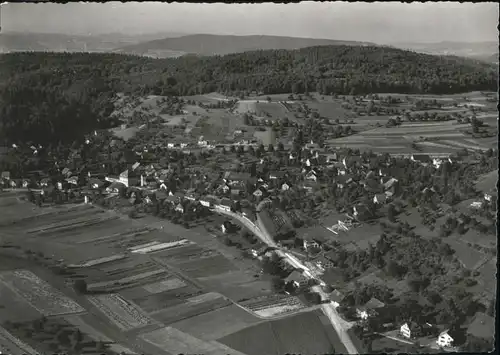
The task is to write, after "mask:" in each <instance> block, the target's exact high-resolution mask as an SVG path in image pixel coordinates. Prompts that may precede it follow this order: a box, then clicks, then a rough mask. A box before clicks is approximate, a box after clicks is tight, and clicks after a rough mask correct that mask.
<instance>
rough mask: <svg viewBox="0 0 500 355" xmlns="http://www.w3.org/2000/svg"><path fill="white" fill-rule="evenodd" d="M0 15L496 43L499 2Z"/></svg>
mask: <svg viewBox="0 0 500 355" xmlns="http://www.w3.org/2000/svg"><path fill="white" fill-rule="evenodd" d="M1 16H2V23H1V25H2V31H21V32H44V33H64V34H88V33H93V34H102V33H112V32H121V33H127V34H145V33H155V32H182V33H187V34H195V33H211V34H232V35H252V34H253V35H255V34H257V35H278V36H291V37H310V38H327V39H337V40H351V41H369V42H376V43H380V44H388V43H397V42H440V41H464V42H480V41H498V30H497V26H498V16H499V11H498V5H497V4H496V3H494V2H489V3H462V4H461V3H458V2H427V3H409V4H405V3H400V2H390V3H389V2H388V3H382V2H375V3H362V2H358V3H349V2H301V3H297V4H274V3H266V4H223V3H211V4H192V3H160V2H156V3H155V2H143V3H138V2H127V3H121V2H107V3H84V2H80V3H69V4H55V3H38V4H30V3H18V4H12V3H7V4H4V5H2V15H1Z"/></svg>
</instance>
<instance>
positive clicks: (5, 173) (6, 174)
mask: <svg viewBox="0 0 500 355" xmlns="http://www.w3.org/2000/svg"><path fill="white" fill-rule="evenodd" d="M2 179H5V180H10V171H2Z"/></svg>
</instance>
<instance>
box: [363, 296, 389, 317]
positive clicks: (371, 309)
mask: <svg viewBox="0 0 500 355" xmlns="http://www.w3.org/2000/svg"><path fill="white" fill-rule="evenodd" d="M383 307H385V304H384V303H383V302H381V301H380V300H378V299H377V298H375V297H373V298H372V299H370V300H369V301H368V302H366V303H365V304H364V305H363V306H361V307H358V308H357V309H356V314H357V315H358V317H359V318H361V319H368V318H369V317H372V316H376V315H377V313H378V312H377V309H380V308H383Z"/></svg>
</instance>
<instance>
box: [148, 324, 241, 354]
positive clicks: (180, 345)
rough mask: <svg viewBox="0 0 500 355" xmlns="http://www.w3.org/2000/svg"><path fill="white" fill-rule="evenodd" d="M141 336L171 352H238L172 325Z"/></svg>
mask: <svg viewBox="0 0 500 355" xmlns="http://www.w3.org/2000/svg"><path fill="white" fill-rule="evenodd" d="M141 338H142V339H144V340H145V341H147V342H149V343H151V344H153V345H155V346H156V347H158V348H159V349H162V350H166V351H168V352H169V353H171V354H207V355H208V354H210V355H212V354H213V355H215V354H234V355H237V354H238V353H237V352H234V351H230V350H229V349H227V348H225V347H223V346H221V345H220V344H217V343H216V342H206V341H203V340H201V339H198V338H196V337H193V336H192V335H190V334H187V333H184V332H181V331H180V330H177V329H175V328H172V327H165V328H161V329H157V330H155V331H152V332H149V333H145V334H142V335H141ZM228 350H229V351H228ZM241 355H243V354H241Z"/></svg>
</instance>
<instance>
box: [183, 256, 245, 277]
mask: <svg viewBox="0 0 500 355" xmlns="http://www.w3.org/2000/svg"><path fill="white" fill-rule="evenodd" d="M176 266H177V267H178V268H179V269H181V270H182V271H183V272H184V273H186V274H187V275H188V276H189V277H194V278H197V277H204V276H209V275H217V274H222V273H225V272H228V271H231V270H236V268H235V266H234V265H233V264H231V262H230V261H229V260H227V259H226V258H225V257H224V256H222V255H215V256H211V257H206V258H199V259H197V260H192V261H187V262H183V263H179V264H177V265H176Z"/></svg>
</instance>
